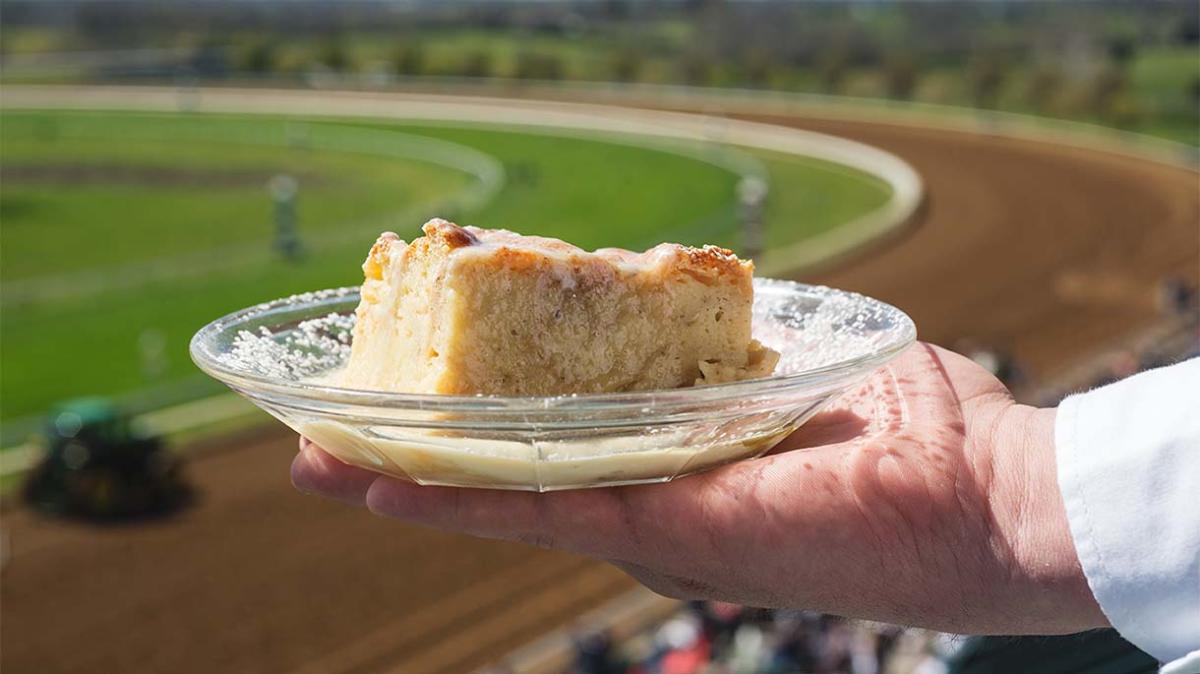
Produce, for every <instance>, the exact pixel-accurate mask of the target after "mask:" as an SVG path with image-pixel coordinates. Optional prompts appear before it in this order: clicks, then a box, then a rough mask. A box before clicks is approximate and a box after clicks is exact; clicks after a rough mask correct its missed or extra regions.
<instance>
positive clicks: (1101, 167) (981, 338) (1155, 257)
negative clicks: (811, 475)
mask: <svg viewBox="0 0 1200 674" xmlns="http://www.w3.org/2000/svg"><path fill="white" fill-rule="evenodd" d="M757 119H759V120H760V121H770V122H774V123H780V124H788V125H795V126H799V127H801V128H805V129H812V130H815V131H820V132H822V133H828V134H832V135H841V136H846V137H849V138H853V139H855V140H858V141H861V142H864V143H867V144H871V145H875V146H878V147H880V148H882V149H885V150H888V151H890V152H892V153H894V154H896V155H897V156H899V157H901V158H903V159H904V160H905V161H907V162H909V163H910V164H911V165H912V166H913V167H914V168H915V169H916V170H917V172H918V173H920V174H921V177H922V179H923V180H924V182H925V186H926V203H925V208H926V211H925V213H924V215H923V216H922V217H921V218H919V219H918V223H919V224H918V225H917V226H915V227H911V228H909V230H908V231H907V232H906V233H905V234H904V235H903V236H902V237H900V238H898V239H896V240H892V241H884V242H882V244H881V245H878V246H874V247H871V248H869V249H868V250H867V251H865V252H863V253H862V254H860V255H857V256H855V257H853V258H851V259H849V260H847V261H845V262H844V263H842V264H839V265H837V266H836V267H835V268H833V269H829V270H827V271H824V272H820V273H815V274H806V275H804V276H803V277H802V278H803V279H804V280H806V281H811V282H816V283H822V284H826V285H831V286H836V287H840V288H846V289H849V290H855V291H858V292H862V293H865V294H868V295H871V296H874V297H878V298H879V299H882V300H884V301H887V302H890V303H893V304H895V305H897V306H899V307H900V308H902V309H904V310H905V311H906V312H908V313H909V315H911V316H912V317H913V319H914V320H915V321H916V324H917V329H918V331H919V333H920V336H921V338H922V339H925V340H928V341H933V342H938V343H941V344H944V345H947V346H953V345H955V344H956V343H958V342H960V340H963V339H971V340H974V341H977V342H980V343H982V344H985V345H987V346H990V347H993V348H1000V349H1003V350H1006V351H1008V352H1010V353H1011V354H1013V355H1014V356H1015V357H1016V359H1017V360H1018V362H1019V363H1021V364H1022V366H1023V367H1024V369H1025V370H1026V371H1027V372H1028V373H1029V375H1030V376H1031V378H1032V379H1034V380H1035V381H1036V380H1040V379H1045V378H1047V377H1052V376H1054V375H1056V374H1058V373H1059V372H1062V371H1063V370H1065V369H1067V368H1069V367H1071V366H1072V365H1074V364H1075V363H1077V362H1078V361H1080V360H1081V359H1085V358H1090V357H1094V356H1095V355H1097V354H1098V353H1103V352H1104V351H1105V350H1107V349H1109V348H1111V346H1112V344H1113V343H1114V340H1119V339H1121V338H1123V337H1126V336H1128V335H1130V334H1131V333H1133V332H1135V331H1137V330H1139V329H1142V328H1146V327H1148V326H1150V325H1152V324H1154V322H1155V321H1157V320H1159V319H1160V316H1161V314H1160V310H1159V307H1158V297H1159V290H1160V286H1159V284H1160V282H1161V281H1162V280H1163V279H1164V278H1166V277H1168V276H1170V275H1180V276H1183V277H1186V278H1190V279H1191V281H1192V283H1197V282H1200V176H1198V175H1197V173H1196V172H1195V171H1192V170H1189V169H1186V168H1183V167H1179V166H1174V165H1169V164H1163V163H1159V162H1156V161H1151V160H1147V159H1141V158H1136V157H1133V156H1127V155H1121V154H1114V153H1111V152H1107V151H1104V150H1093V149H1084V148H1078V147H1069V146H1063V145H1052V144H1048V143H1044V142H1037V141H1032V140H1023V139H1018V138H1012V137H1003V136H988V135H981V134H976V133H968V132H964V131H948V130H944V129H934V128H922V127H916V126H901V125H891V124H886V123H878V122H847V121H837V120H824V119H805V118H797V117H768V118H757Z"/></svg>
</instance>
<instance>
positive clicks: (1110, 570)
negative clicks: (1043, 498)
mask: <svg viewBox="0 0 1200 674" xmlns="http://www.w3.org/2000/svg"><path fill="white" fill-rule="evenodd" d="M1055 445H1056V455H1057V462H1058V484H1059V489H1060V490H1061V491H1062V496H1063V502H1064V503H1065V505H1066V510H1067V519H1068V521H1069V523H1070V528H1071V537H1072V538H1073V539H1074V541H1075V551H1076V552H1077V553H1078V555H1079V562H1080V564H1081V565H1082V567H1083V573H1084V575H1085V576H1087V581H1088V585H1089V586H1090V587H1091V589H1092V594H1093V595H1094V596H1095V597H1096V601H1097V602H1098V603H1099V604H1100V608H1101V610H1103V611H1104V615H1106V616H1107V617H1108V619H1109V622H1111V623H1112V626H1113V627H1114V628H1116V629H1117V631H1118V632H1120V633H1121V636H1123V637H1125V638H1126V639H1128V640H1129V641H1130V642H1132V643H1133V644H1134V645H1136V646H1137V647H1138V648H1141V649H1142V650H1144V651H1146V652H1147V653H1149V654H1150V655H1152V656H1154V657H1155V658H1157V659H1158V660H1159V661H1160V662H1167V663H1170V664H1169V665H1168V666H1167V668H1166V669H1164V671H1167V672H1191V671H1193V669H1194V668H1196V667H1197V655H1196V653H1195V652H1194V651H1196V650H1197V649H1200V359H1193V360H1191V361H1187V362H1185V363H1180V364H1178V365H1174V366H1171V367H1166V368H1161V369H1158V370H1152V371H1150V372H1144V373H1142V374H1140V375H1137V376H1135V377H1131V378H1129V379H1126V380H1124V381H1121V382H1118V383H1116V384H1112V385H1110V386H1106V387H1104V388H1100V389H1097V390H1095V391H1091V392H1089V393H1084V394H1082V395H1076V396H1072V397H1070V398H1067V399H1066V400H1064V401H1063V403H1062V404H1061V405H1060V406H1059V408H1058V418H1057V421H1056V422H1055ZM1189 654H1190V655H1189ZM1173 661H1174V662H1173ZM1189 663H1190V664H1189Z"/></svg>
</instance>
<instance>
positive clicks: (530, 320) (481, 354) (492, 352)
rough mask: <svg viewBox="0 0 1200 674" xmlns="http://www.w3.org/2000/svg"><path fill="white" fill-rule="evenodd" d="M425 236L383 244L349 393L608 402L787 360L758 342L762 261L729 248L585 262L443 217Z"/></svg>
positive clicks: (673, 249) (387, 237)
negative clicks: (591, 397) (757, 265)
mask: <svg viewBox="0 0 1200 674" xmlns="http://www.w3.org/2000/svg"><path fill="white" fill-rule="evenodd" d="M423 231H424V233H425V236H423V237H420V238H418V239H415V240H414V241H412V242H411V243H406V242H404V241H402V240H401V239H400V238H399V237H398V236H396V235H395V234H392V233H390V232H387V233H384V234H383V235H381V236H380V237H379V239H378V240H377V241H376V242H375V245H374V246H373V247H372V248H371V252H370V254H369V255H368V256H367V260H366V262H364V263H363V273H364V277H365V280H364V282H363V286H362V297H361V301H360V303H359V306H358V309H357V322H356V324H355V327H354V335H353V341H352V343H351V353H350V358H349V362H348V363H347V366H346V368H345V369H344V370H343V371H342V372H341V373H340V375H339V376H338V378H339V382H338V383H339V384H341V385H343V386H348V387H353V388H361V389H372V390H381V391H396V392H409V393H441V394H498V395H559V394H569V393H600V392H615V391H634V390H647V389H668V388H677V387H681V386H692V385H703V384H713V383H720V382H726V381H734V380H740V379H748V378H753V377H760V376H765V375H767V374H770V372H771V371H772V370H773V369H774V366H775V363H776V361H777V359H778V354H776V353H775V352H774V351H772V350H770V349H767V348H766V347H764V346H762V345H761V344H759V343H758V342H757V341H756V340H754V339H753V338H752V337H751V334H750V323H751V305H752V300H753V287H752V285H751V275H752V272H753V264H752V263H750V262H747V261H742V260H739V259H738V258H737V257H736V256H735V255H734V254H733V253H731V252H730V251H728V250H725V249H723V248H718V247H715V246H705V247H703V248H689V247H686V246H680V245H677V244H661V245H659V246H656V247H654V248H652V249H650V250H648V251H646V252H644V253H634V252H631V251H627V250H621V249H615V248H605V249H601V250H597V251H595V252H587V251H584V250H582V249H580V248H577V247H575V246H572V245H570V244H568V243H565V242H563V241H560V240H558V239H549V238H543V237H536V236H521V235H519V234H515V233H513V232H509V231H505V230H488V229H479V228H476V227H459V226H458V225H455V224H453V223H450V222H447V221H445V220H438V219H435V220H431V221H429V222H428V223H426V224H425V226H424V227H423Z"/></svg>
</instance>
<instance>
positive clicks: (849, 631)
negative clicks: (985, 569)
mask: <svg viewBox="0 0 1200 674" xmlns="http://www.w3.org/2000/svg"><path fill="white" fill-rule="evenodd" d="M575 647H576V652H575V666H574V670H573V671H574V672H575V674H775V673H779V674H782V673H784V672H807V673H811V674H835V673H836V674H899V673H901V672H904V673H906V674H907V673H919V674H942V673H944V672H946V671H948V666H947V664H946V662H947V658H948V656H949V654H950V653H952V652H953V651H954V649H955V646H954V642H952V641H948V640H947V639H946V638H945V637H943V636H941V635H937V634H936V633H932V632H926V631H924V630H914V629H905V628H902V627H898V626H895V625H886V624H882V623H870V622H864V621H858V620H847V619H843V618H838V617H836V616H829V615H823V614H820V613H814V612H810V611H792V610H773V611H772V610H766V609H754V608H748V607H745V606H739V605H736V604H727V603H723V602H690V603H688V604H686V605H685V606H684V607H683V608H681V610H680V611H679V612H677V613H676V614H675V615H673V616H672V617H670V618H669V619H668V620H666V621H665V622H663V623H662V624H660V625H657V626H655V627H653V628H651V629H649V630H646V631H644V632H642V633H639V634H637V635H635V636H634V637H632V638H630V639H625V640H622V641H621V642H620V643H615V642H614V641H613V640H612V639H611V638H610V637H609V636H608V634H607V633H605V632H593V633H589V634H586V635H583V636H580V637H579V638H577V640H576V643H575Z"/></svg>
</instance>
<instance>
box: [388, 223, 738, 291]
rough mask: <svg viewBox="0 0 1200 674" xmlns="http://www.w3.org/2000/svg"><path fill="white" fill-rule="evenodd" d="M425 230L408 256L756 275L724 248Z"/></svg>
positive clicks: (444, 226)
mask: <svg viewBox="0 0 1200 674" xmlns="http://www.w3.org/2000/svg"><path fill="white" fill-rule="evenodd" d="M421 229H422V231H423V232H424V233H425V236H424V237H422V238H420V239H417V240H415V241H413V243H412V245H411V246H409V248H410V250H409V251H407V253H406V254H410V255H419V254H422V253H424V252H425V251H426V250H428V248H429V247H433V246H443V247H445V248H447V249H450V250H455V249H459V248H467V247H487V248H491V249H493V256H494V258H495V263H496V264H498V265H500V264H502V265H505V266H507V267H508V268H510V269H526V268H537V267H538V266H539V265H541V264H542V263H543V262H544V259H545V257H546V256H550V257H553V258H557V259H559V260H562V261H565V262H570V263H571V265H572V266H573V267H575V268H576V269H581V270H586V271H589V272H592V273H596V272H595V271H593V270H592V269H591V268H593V267H595V266H596V263H601V262H602V263H607V264H608V265H620V266H623V267H626V268H629V269H631V270H644V269H650V268H662V267H667V268H670V269H673V270H677V271H679V272H680V273H682V274H686V275H687V276H689V277H691V278H694V279H696V280H697V281H700V282H702V283H704V284H706V285H711V284H714V283H718V282H721V281H725V282H729V281H738V280H742V279H748V278H749V276H750V275H751V273H753V271H754V264H753V263H752V262H750V261H746V260H740V259H738V257H737V255H735V254H734V253H733V251H731V250H729V249H727V248H721V247H719V246H704V247H703V248H693V247H691V246H683V245H680V244H677V243H662V244H659V245H657V246H655V247H653V248H651V249H649V250H647V251H645V252H642V253H638V252H634V251H631V250H625V249H623V248H601V249H599V250H596V251H595V252H588V251H586V250H584V249H582V248H579V247H578V246H574V245H572V244H569V243H567V242H566V241H562V240H560V239H553V238H549V237H544V236H525V235H522V234H517V233H515V232H510V231H508V230H503V229H482V228H479V227H470V226H468V227H460V226H459V225H456V224H454V223H452V222H449V221H447V220H442V219H440V218H437V219H433V220H430V221H429V222H427V223H425V225H424V227H422V228H421ZM392 236H393V237H394V236H395V235H392ZM391 240H395V239H394V238H393V239H391ZM391 240H389V244H390V241H391ZM383 241H384V240H383V237H381V238H380V241H379V242H377V243H376V245H377V246H379V245H381V244H383ZM722 277H728V278H722Z"/></svg>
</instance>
